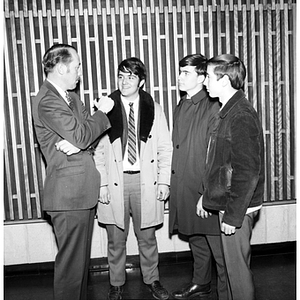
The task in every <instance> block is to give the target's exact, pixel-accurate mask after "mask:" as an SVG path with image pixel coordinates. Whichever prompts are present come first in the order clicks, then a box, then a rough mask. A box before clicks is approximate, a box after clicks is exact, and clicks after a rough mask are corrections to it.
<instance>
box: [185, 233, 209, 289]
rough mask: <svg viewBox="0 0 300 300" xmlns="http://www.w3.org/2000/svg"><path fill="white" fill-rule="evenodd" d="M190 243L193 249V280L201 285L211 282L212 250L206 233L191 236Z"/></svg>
mask: <svg viewBox="0 0 300 300" xmlns="http://www.w3.org/2000/svg"><path fill="white" fill-rule="evenodd" d="M189 244H190V247H191V250H192V254H193V258H194V264H193V279H192V282H193V283H196V284H199V285H207V284H210V283H211V267H212V260H211V250H210V248H209V245H208V242H207V239H206V238H205V236H204V235H193V236H190V237H189Z"/></svg>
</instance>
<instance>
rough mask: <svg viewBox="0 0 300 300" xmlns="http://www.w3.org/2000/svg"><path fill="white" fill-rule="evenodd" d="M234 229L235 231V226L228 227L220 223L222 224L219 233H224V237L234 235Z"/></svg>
mask: <svg viewBox="0 0 300 300" xmlns="http://www.w3.org/2000/svg"><path fill="white" fill-rule="evenodd" d="M235 229H236V227H235V226H231V225H228V224H226V223H224V222H222V224H221V231H222V232H224V233H225V235H232V234H235Z"/></svg>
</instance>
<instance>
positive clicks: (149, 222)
mask: <svg viewBox="0 0 300 300" xmlns="http://www.w3.org/2000/svg"><path fill="white" fill-rule="evenodd" d="M111 97H112V99H113V100H114V101H115V107H114V109H113V111H112V114H108V117H109V119H110V121H111V124H112V128H111V130H109V131H108V134H106V135H105V136H103V137H102V138H101V140H100V142H99V144H98V146H97V148H96V151H95V162H96V167H97V169H98V171H99V172H100V174H101V186H105V185H108V187H109V191H110V195H111V200H110V203H109V204H102V203H100V202H99V203H98V209H97V215H98V220H99V222H100V223H103V224H114V225H116V226H118V227H119V228H122V229H124V200H123V199H124V186H123V153H124V147H125V144H126V139H127V138H126V132H127V130H126V124H127V121H126V115H125V113H124V111H123V109H124V108H123V107H122V103H121V99H120V92H119V91H116V92H114V93H113V94H112V95H111ZM139 106H140V109H139V112H140V113H139V125H138V127H139V131H138V136H139V144H140V147H139V155H140V172H141V173H140V175H141V228H148V227H152V226H155V225H158V224H161V223H163V219H164V201H159V200H157V186H158V184H167V185H169V184H170V172H171V156H172V144H171V138H170V133H169V130H168V125H167V121H166V117H165V115H164V112H163V111H162V107H161V106H160V105H159V104H158V103H156V102H154V101H153V99H152V98H151V96H150V95H149V94H147V93H146V92H144V91H141V90H140V105H139ZM122 111H123V112H122ZM114 116H115V117H114ZM124 121H125V122H124ZM124 132H125V134H124Z"/></svg>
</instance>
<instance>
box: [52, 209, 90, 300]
mask: <svg viewBox="0 0 300 300" xmlns="http://www.w3.org/2000/svg"><path fill="white" fill-rule="evenodd" d="M48 214H49V215H50V216H51V221H52V223H53V227H54V232H55V237H56V241H57V246H58V252H57V255H56V258H55V266H54V299H55V300H77V299H78V300H79V299H80V300H86V299H87V282H88V266H89V261H90V249H91V238H92V230H93V225H94V215H95V210H94V209H93V210H80V211H64V212H48Z"/></svg>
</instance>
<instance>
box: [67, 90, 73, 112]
mask: <svg viewBox="0 0 300 300" xmlns="http://www.w3.org/2000/svg"><path fill="white" fill-rule="evenodd" d="M66 99H67V102H68V105H69V107H70V108H71V110H73V109H74V100H73V99H72V97H71V96H70V95H69V93H68V92H66Z"/></svg>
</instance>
